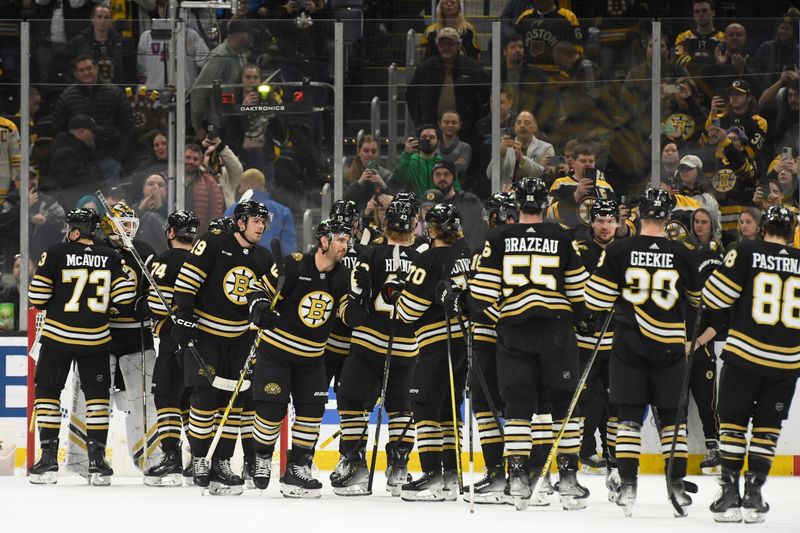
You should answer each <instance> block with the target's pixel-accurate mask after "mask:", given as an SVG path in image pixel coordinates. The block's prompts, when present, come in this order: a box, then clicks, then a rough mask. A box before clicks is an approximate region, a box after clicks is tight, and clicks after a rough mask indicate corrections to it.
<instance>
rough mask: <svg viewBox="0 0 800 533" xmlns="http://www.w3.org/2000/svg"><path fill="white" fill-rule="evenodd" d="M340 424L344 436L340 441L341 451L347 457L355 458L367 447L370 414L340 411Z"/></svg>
mask: <svg viewBox="0 0 800 533" xmlns="http://www.w3.org/2000/svg"><path fill="white" fill-rule="evenodd" d="M339 418H340V420H341V422H340V423H339V425H340V427H341V429H342V436H341V437H340V441H339V451H340V452H341V454H342V455H344V456H346V457H350V458H353V457H355V456H356V455H357V454H358V452H359V451H360V450H362V449H365V448H366V446H367V424H368V422H369V413H368V412H367V411H360V410H352V411H350V410H344V409H340V410H339Z"/></svg>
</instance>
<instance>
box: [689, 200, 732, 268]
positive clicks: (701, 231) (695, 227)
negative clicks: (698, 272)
mask: <svg viewBox="0 0 800 533" xmlns="http://www.w3.org/2000/svg"><path fill="white" fill-rule="evenodd" d="M688 230H689V238H688V239H687V241H688V242H689V244H691V245H692V246H694V253H700V254H703V253H704V252H712V253H713V254H714V257H715V258H716V259H721V258H722V250H723V247H722V239H721V232H720V229H719V218H717V217H715V215H714V214H713V213H712V212H711V211H709V210H708V209H706V208H705V207H698V208H697V209H695V210H694V211H692V216H691V218H690V223H689V228H688ZM703 259H704V257H703V256H701V257H700V261H702V260H703ZM712 270H713V268H712Z"/></svg>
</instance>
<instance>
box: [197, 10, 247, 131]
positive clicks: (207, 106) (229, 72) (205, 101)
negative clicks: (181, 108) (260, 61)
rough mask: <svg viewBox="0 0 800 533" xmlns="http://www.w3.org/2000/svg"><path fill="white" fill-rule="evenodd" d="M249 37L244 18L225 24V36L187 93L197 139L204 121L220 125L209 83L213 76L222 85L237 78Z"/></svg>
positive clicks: (244, 59) (212, 81) (231, 83)
mask: <svg viewBox="0 0 800 533" xmlns="http://www.w3.org/2000/svg"><path fill="white" fill-rule="evenodd" d="M250 42H251V38H250V33H249V32H248V27H247V22H245V21H243V20H240V19H233V20H231V21H230V23H229V24H228V37H227V38H226V39H225V41H224V42H223V43H222V44H220V45H219V46H217V47H216V48H214V50H212V51H211V55H210V56H209V57H208V61H207V62H206V64H205V65H204V66H203V69H202V70H201V71H200V74H198V75H197V79H196V80H195V82H194V86H193V87H192V91H191V94H190V100H191V106H192V116H191V121H192V127H193V128H194V131H195V135H196V136H197V138H198V139H203V138H205V136H206V127H207V126H208V124H214V125H215V126H219V125H220V117H219V116H218V115H217V112H216V109H217V107H218V106H217V105H214V102H213V101H212V97H211V86H212V84H213V83H214V80H221V82H222V84H223V85H234V84H237V83H239V80H240V79H241V73H242V67H243V66H244V65H246V64H247V55H246V54H247V48H248V47H249V46H250Z"/></svg>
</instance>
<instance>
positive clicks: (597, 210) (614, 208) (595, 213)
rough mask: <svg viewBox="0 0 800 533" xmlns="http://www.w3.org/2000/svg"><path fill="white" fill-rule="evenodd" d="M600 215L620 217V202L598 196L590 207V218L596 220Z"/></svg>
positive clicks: (592, 220)
mask: <svg viewBox="0 0 800 533" xmlns="http://www.w3.org/2000/svg"><path fill="white" fill-rule="evenodd" d="M599 217H614V218H619V204H618V203H617V202H616V201H615V200H606V199H603V198H598V199H597V200H595V201H594V203H593V204H592V207H591V209H589V220H590V221H591V222H594V219H596V218H599Z"/></svg>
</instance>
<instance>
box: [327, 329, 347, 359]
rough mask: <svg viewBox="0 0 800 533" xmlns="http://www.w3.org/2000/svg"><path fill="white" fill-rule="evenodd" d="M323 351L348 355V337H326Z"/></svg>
mask: <svg viewBox="0 0 800 533" xmlns="http://www.w3.org/2000/svg"><path fill="white" fill-rule="evenodd" d="M325 349H326V350H328V351H329V352H333V353H336V354H339V355H347V354H348V353H350V337H345V336H342V335H337V334H335V333H331V334H330V336H329V337H328V342H327V343H326V345H325Z"/></svg>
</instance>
